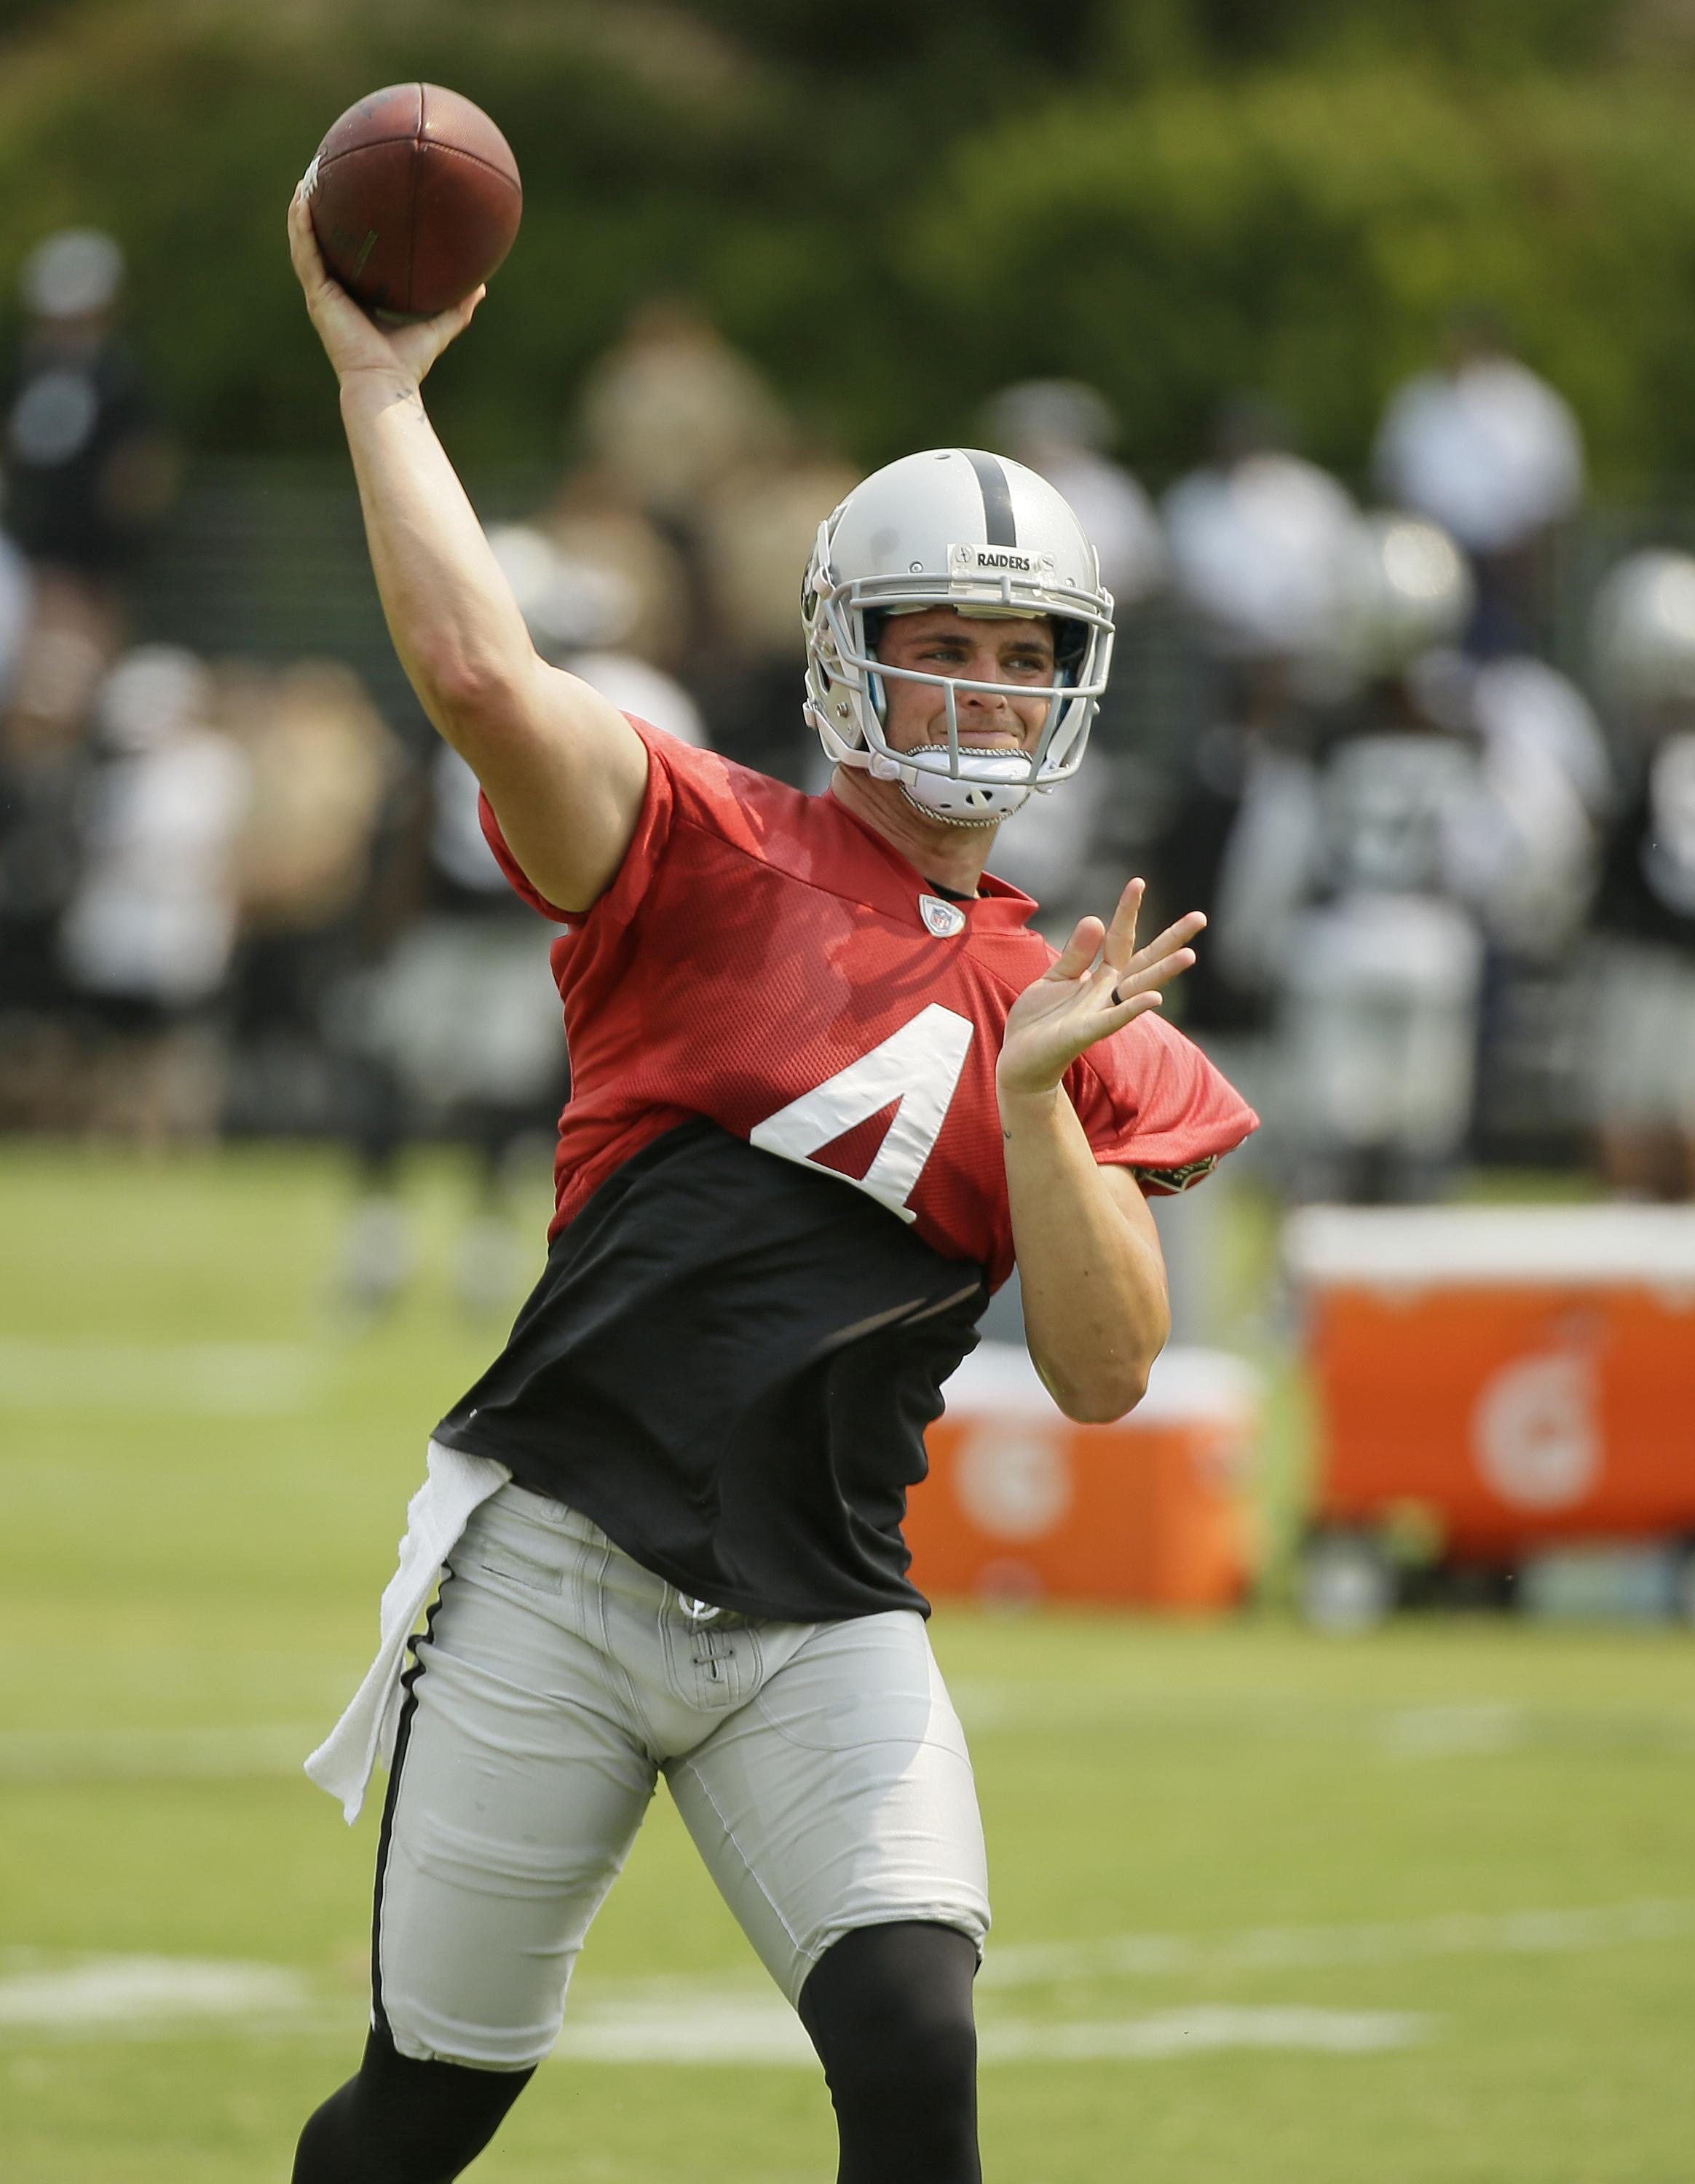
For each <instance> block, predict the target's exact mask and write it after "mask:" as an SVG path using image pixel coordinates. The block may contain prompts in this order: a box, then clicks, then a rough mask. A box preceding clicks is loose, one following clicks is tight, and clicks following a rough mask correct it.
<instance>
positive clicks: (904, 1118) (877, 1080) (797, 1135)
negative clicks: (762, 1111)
mask: <svg viewBox="0 0 1695 2184" xmlns="http://www.w3.org/2000/svg"><path fill="white" fill-rule="evenodd" d="M971 1039H972V1026H971V1022H970V1019H969V1018H968V1017H962V1016H956V1014H955V1013H954V1011H952V1010H951V1009H945V1008H943V1007H941V1006H940V1005H939V1003H937V1002H934V1001H932V1002H931V1004H930V1005H929V1006H928V1008H925V1009H921V1010H920V1011H918V1013H917V1016H915V1017H913V1019H912V1022H911V1023H908V1024H902V1026H901V1027H900V1030H899V1031H897V1032H895V1033H894V1034H892V1035H891V1036H890V1037H889V1038H888V1039H884V1042H883V1044H882V1045H881V1046H874V1047H873V1048H872V1050H871V1051H870V1053H869V1054H862V1055H861V1056H860V1058H859V1060H858V1061H852V1062H850V1063H849V1064H848V1066H847V1067H846V1068H845V1069H843V1070H839V1071H838V1072H837V1073H836V1075H835V1076H834V1077H830V1078H826V1079H825V1080H824V1082H823V1083H822V1084H820V1085H819V1086H817V1089H815V1090H813V1091H811V1092H803V1093H802V1094H801V1095H800V1098H799V1099H798V1100H790V1101H789V1105H788V1106H786V1107H779V1108H778V1111H777V1112H776V1113H775V1114H774V1115H772V1116H768V1117H767V1119H766V1120H765V1121H764V1122H762V1123H760V1124H759V1125H758V1127H757V1128H755V1129H753V1130H751V1131H750V1133H749V1139H748V1141H749V1143H750V1144H751V1145H757V1146H759V1147H760V1149H761V1151H764V1152H768V1153H781V1154H782V1156H783V1158H784V1159H785V1160H792V1161H804V1162H807V1163H809V1164H813V1165H817V1166H819V1167H822V1162H817V1163H813V1162H812V1156H813V1154H814V1153H816V1152H819V1151H822V1148H823V1147H824V1146H826V1145H833V1144H834V1142H835V1140H836V1139H838V1138H839V1137H840V1136H842V1135H843V1134H844V1133H845V1132H846V1131H848V1130H851V1129H852V1128H855V1127H856V1125H857V1124H858V1123H863V1122H866V1121H868V1120H869V1118H870V1117H872V1116H873V1115H875V1114H877V1113H878V1112H879V1111H880V1110H881V1109H883V1108H884V1107H886V1106H889V1102H890V1101H891V1100H899V1101H900V1106H899V1107H898V1108H897V1109H896V1110H895V1119H894V1120H893V1122H891V1123H889V1134H888V1135H887V1136H886V1137H885V1138H884V1140H883V1143H882V1145H880V1146H879V1147H878V1153H877V1157H876V1159H875V1160H874V1161H873V1162H872V1163H871V1166H870V1167H868V1168H867V1170H866V1172H865V1173H864V1175H863V1176H862V1177H860V1178H855V1177H853V1176H843V1177H841V1178H840V1179H841V1180H842V1181H843V1182H844V1183H853V1182H855V1181H856V1180H857V1182H858V1185H859V1188H860V1189H861V1190H867V1191H869V1192H870V1194H871V1195H872V1196H873V1198H874V1199H876V1200H878V1202H879V1203H880V1204H882V1205H884V1206H888V1207H889V1210H890V1212H895V1213H898V1214H899V1215H900V1218H901V1219H902V1220H903V1221H911V1220H912V1219H914V1218H915V1216H914V1214H913V1212H912V1208H911V1207H910V1206H908V1205H907V1203H906V1201H907V1200H908V1199H909V1198H910V1197H911V1196H912V1193H913V1192H914V1191H915V1190H917V1187H918V1178H919V1177H920V1176H921V1175H922V1174H923V1172H924V1162H926V1161H927V1160H928V1158H929V1156H930V1151H931V1148H932V1147H933V1146H934V1144H935V1142H936V1139H937V1138H938V1137H939V1135H940V1134H941V1127H942V1124H943V1123H945V1121H946V1119H947V1111H948V1108H949V1106H951V1103H952V1100H953V1095H954V1089H955V1088H956V1085H957V1084H958V1083H959V1074H960V1072H961V1070H962V1069H963V1068H964V1067H965V1057H966V1056H967V1053H969V1051H970V1050H971ZM823 1172H824V1173H826V1174H828V1175H835V1174H836V1173H838V1171H837V1170H836V1169H834V1168H825V1169H824V1170H823Z"/></svg>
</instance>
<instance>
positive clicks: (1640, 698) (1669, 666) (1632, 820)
mask: <svg viewBox="0 0 1695 2184" xmlns="http://www.w3.org/2000/svg"><path fill="white" fill-rule="evenodd" d="M1593 649H1594V655H1595V660H1596V665H1597V673H1598V675H1599V677H1600V679H1601V682H1602V686H1603V690H1604V692H1605V694H1606V697H1607V699H1608V701H1609V709H1610V710H1611V712H1612V715H1613V718H1614V724H1615V726H1616V728H1617V731H1618V734H1619V744H1620V771H1621V775H1622V779H1621V783H1620V795H1619V798H1618V801H1617V806H1616V810H1615V813H1614V818H1613V822H1612V825H1611V827H1610V830H1609V835H1608V839H1607V845H1606V851H1605V856H1604V861H1603V870H1602V875H1601V883H1600V887H1599V889H1598V891H1597V898H1596V905H1595V927H1596V940H1597V944H1596V950H1595V954H1596V963H1595V974H1596V975H1595V979H1594V988H1593V992H1594V1009H1595V1038H1594V1041H1593V1056H1594V1067H1593V1072H1592V1095H1593V1100H1594V1106H1593V1115H1594V1122H1595V1126H1596V1131H1597V1137H1598V1139H1599V1141H1600V1145H1601V1151H1602V1157H1603V1166H1604V1168H1605V1172H1606V1174H1607V1178H1608V1179H1609V1182H1610V1183H1612V1184H1613V1185H1614V1187H1615V1188H1616V1189H1618V1190H1625V1191H1629V1192H1632V1193H1636V1194H1641V1195H1648V1196H1652V1197H1656V1198H1671V1199H1687V1198H1690V1197H1695V557H1692V556H1691V555H1689V554H1680V553H1667V552H1649V553H1641V554H1632V555H1631V556H1630V558H1629V559H1628V560H1625V561H1622V562H1620V565H1618V566H1617V567H1616V568H1615V569H1614V570H1613V571H1612V572H1611V574H1610V575H1609V577H1607V579H1606V581H1605V582H1604V583H1603V585H1602V587H1601V589H1600V591H1599V593H1598V594H1597V599H1596V602H1595V608H1594V621H1593Z"/></svg>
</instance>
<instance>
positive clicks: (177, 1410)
mask: <svg viewBox="0 0 1695 2184" xmlns="http://www.w3.org/2000/svg"><path fill="white" fill-rule="evenodd" d="M329 1362H330V1353H328V1352H327V1351H324V1350H321V1349H315V1348H313V1347H311V1346H309V1345H307V1344H305V1343H298V1342H192V1343H186V1342H81V1341H74V1340H68V1341H52V1340H46V1339H42V1340H36V1341H29V1340H20V1339H17V1338H11V1339H8V1340H0V1413H5V1412H25V1413H29V1412H34V1413H40V1412H54V1411H59V1412H64V1411H70V1412H88V1411H94V1412H114V1411H121V1412H128V1413H131V1414H132V1415H133V1414H134V1413H136V1412H146V1413H150V1414H152V1415H154V1416H157V1415H159V1414H164V1415H182V1414H186V1415H189V1416H194V1417H201V1418H275V1417H283V1416H287V1415H289V1414H291V1413H293V1412H297V1411H304V1410H308V1409H309V1408H310V1407H311V1406H312V1405H313V1404H314V1403H315V1401H317V1400H318V1398H319V1397H320V1396H321V1394H322V1392H323V1389H324V1386H325V1385H326V1379H327V1377H328V1369H329Z"/></svg>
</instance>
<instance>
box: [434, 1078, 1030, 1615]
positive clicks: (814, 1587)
mask: <svg viewBox="0 0 1695 2184" xmlns="http://www.w3.org/2000/svg"><path fill="white" fill-rule="evenodd" d="M987 1300H988V1289H987V1284H986V1283H985V1281H984V1276H983V1272H982V1269H981V1268H979V1267H978V1266H976V1265H975V1264H973V1263H972V1262H966V1261H961V1260H956V1259H945V1258H944V1257H943V1256H941V1254H940V1253H939V1252H938V1251H933V1250H932V1249H931V1248H930V1246H929V1245H928V1244H926V1243H924V1242H923V1240H922V1239H921V1238H920V1237H919V1236H918V1235H917V1233H916V1231H915V1230H914V1229H912V1228H910V1227H909V1226H907V1225H906V1223H903V1222H902V1221H900V1219H899V1218H898V1217H896V1216H895V1214H893V1213H891V1212H889V1211H888V1209H887V1208H886V1207H884V1206H879V1205H878V1203H877V1201H875V1200H874V1199H873V1198H870V1197H868V1196H867V1195H866V1194H865V1193H863V1192H862V1191H860V1190H856V1189H855V1188H854V1187H853V1185H852V1184H849V1183H846V1182H843V1181H840V1180H839V1179H837V1178H834V1177H832V1176H830V1175H828V1174H827V1173H822V1171H819V1170H817V1169H813V1168H809V1167H803V1166H802V1165H800V1163H798V1162H792V1161H786V1160H783V1159H780V1158H778V1156H776V1155H775V1154H772V1153H767V1152H762V1151H758V1150H757V1149H756V1148H755V1147H754V1146H751V1145H748V1144H747V1143H746V1142H745V1140H744V1139H740V1138H738V1137H735V1136H733V1135H732V1134H730V1133H729V1132H728V1131H726V1130H722V1129H720V1128H718V1127H717V1125H716V1123H710V1122H707V1121H705V1119H704V1118H696V1119H695V1120H693V1121H691V1122H688V1123H683V1124H681V1125H679V1126H678V1127H677V1128H676V1129H673V1130H668V1131H667V1132H666V1134H664V1136H662V1137H661V1138H658V1139H655V1141H654V1142H653V1143H652V1144H651V1145H647V1146H645V1147H644V1148H643V1150H642V1151H640V1152H638V1153H637V1154H636V1155H635V1156H634V1157H633V1159H631V1160H629V1161H627V1162H625V1164H624V1166H623V1167H621V1168H619V1169H618V1170H617V1171H616V1173H615V1174H613V1175H612V1176H611V1177H610V1178H608V1179H607V1181H606V1182H605V1183H604V1184H601V1186H600V1188H599V1190H597V1191H596V1192H595V1193H594V1196H593V1197H592V1198H591V1199H590V1200H589V1201H588V1204H587V1205H586V1206H584V1207H583V1210H582V1212H580V1213H579V1214H577V1217H576V1218H575V1219H574V1220H573V1221H572V1223H570V1225H569V1226H568V1227H567V1228H566V1229H563V1230H561V1232H560V1234H559V1236H558V1237H557V1238H556V1239H555V1242H554V1245H553V1248H552V1250H551V1251H549V1255H548V1262H547V1266H546V1268H545V1270H544V1273H543V1274H542V1278H541V1279H540V1281H539V1282H538V1284H537V1285H536V1288H535V1290H534V1291H533V1293H532V1295H531V1296H530V1298H529V1301H527V1303H526V1305H525V1306H524V1307H523V1309H522V1311H521V1312H520V1313H519V1315H518V1318H517V1320H516V1323H515V1325H514V1327H513V1329H512V1333H511V1335H510V1338H509V1340H508V1341H507V1344H506V1347H505V1351H503V1352H502V1353H501V1355H500V1356H499V1357H498V1358H497V1359H496V1360H495V1362H493V1365H491V1366H490V1367H489V1368H488V1371H487V1372H486V1373H484V1374H483V1376H482V1379H480V1380H479V1381H478V1382H477V1385H476V1386H475V1387H473V1388H471V1390H469V1391H468V1392H467V1393H466V1396H464V1398H463V1399H462V1400H461V1401H460V1402H458V1403H456V1404H455V1405H454V1407H453V1409H452V1410H451V1411H449V1413H448V1415H447V1417H446V1418H443V1421H442V1423H441V1424H440V1425H439V1426H438V1427H437V1429H436V1437H437V1439H438V1440H443V1441H445V1442H447V1443H448V1444H449V1446H452V1447H454V1448H460V1449H465V1450H467V1451H470V1452H471V1453H473V1454H476V1455H479V1456H489V1457H495V1458H496V1459H497V1460H498V1461H499V1462H500V1463H505V1464H506V1465H507V1466H509V1467H510V1470H511V1472H512V1474H513V1476H514V1477H515V1478H516V1479H517V1481H518V1483H519V1484H520V1485H523V1486H527V1487H530V1488H532V1489H533V1490H535V1491H537V1492H538V1493H542V1494H546V1495H549V1496H552V1497H553V1498H554V1499H555V1500H557V1501H561V1502H568V1503H569V1504H570V1505H571V1506H572V1507H574V1508H577V1509H579V1510H581V1511H582V1512H583V1514H584V1515H585V1516H587V1517H588V1518H592V1519H593V1521H594V1523H595V1524H599V1526H600V1527H601V1529H602V1530H604V1531H605V1532H606V1533H608V1534H609V1535H611V1538H612V1539H613V1540H615V1541H616V1542H617V1544H618V1545H619V1546H621V1547H622V1548H623V1549H624V1551H625V1552H626V1553H627V1554H629V1555H631V1556H633V1557H634V1559H635V1560H636V1561H637V1562H638V1563H641V1564H643V1566H644V1568H648V1569H650V1570H652V1571H654V1572H655V1574H657V1575H659V1576H661V1577H662V1578H664V1579H666V1580H668V1582H670V1583H671V1584H672V1585H676V1586H677V1588H678V1590H679V1591H683V1592H686V1593H689V1594H690V1595H692V1596H696V1597H698V1598H700V1599H705V1600H708V1601H711V1602H714V1603H715V1604H716V1605H717V1606H718V1607H727V1608H734V1609H738V1610H739V1611H740V1612H742V1613H744V1614H750V1615H760V1616H771V1617H773V1618H777V1619H781V1620H784V1621H790V1622H824V1621H830V1620H834V1619H841V1618H845V1617H848V1616H856V1615H870V1614H875V1613H879V1612H880V1611H882V1610H884V1609H885V1608H890V1607H906V1608H917V1609H919V1610H921V1611H923V1610H925V1607H926V1603H925V1602H924V1600H923V1596H922V1595H921V1594H920V1593H919V1592H918V1591H917V1589H916V1588H915V1587H914V1586H913V1585H912V1584H910V1583H909V1581H908V1580H907V1577H906V1566H907V1562H908V1559H909V1557H908V1556H907V1553H906V1546H905V1543H904V1541H902V1539H901V1536H900V1524H901V1519H902V1518H903V1517H904V1515H905V1513H906V1491H907V1489H908V1488H909V1487H910V1486H912V1485H915V1484H916V1483H917V1481H918V1480H919V1479H922V1478H923V1475H924V1471H925V1456H924V1440H923V1436H924V1429H925V1427H926V1426H928V1424H930V1422H931V1421H932V1419H934V1418H937V1417H938V1416H939V1414H940V1412H941V1408H942V1399H941V1392H940V1391H941V1385H942V1382H943V1381H944V1380H945V1379H946V1378H947V1376H948V1374H949V1373H951V1372H952V1370H953V1369H954V1368H955V1366H956V1365H957V1364H958V1362H959V1361H960V1359H961V1358H962V1357H964V1356H965V1355H966V1353H967V1351H969V1350H971V1349H972V1348H973V1347H974V1346H975V1344H976V1340H977V1335H976V1321H977V1318H978V1316H979V1313H980V1312H982V1310H983V1307H984V1304H985V1303H986V1302H987Z"/></svg>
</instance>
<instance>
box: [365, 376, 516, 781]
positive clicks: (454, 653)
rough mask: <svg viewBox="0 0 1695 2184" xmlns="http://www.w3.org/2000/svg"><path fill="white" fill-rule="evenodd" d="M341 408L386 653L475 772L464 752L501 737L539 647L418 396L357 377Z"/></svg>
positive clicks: (396, 382) (472, 755) (388, 382)
mask: <svg viewBox="0 0 1695 2184" xmlns="http://www.w3.org/2000/svg"><path fill="white" fill-rule="evenodd" d="M341 402H342V420H343V424H344V425H345V426H346V428H347V436H348V447H349V448H350V449H351V451H352V454H353V464H354V476H356V477H357V479H358V481H359V493H360V505H361V507H362V508H363V510H364V513H365V537H366V538H367V540H368V542H369V543H370V548H371V567H372V569H373V570H374V571H375V572H376V588H377V591H378V593H379V594H380V595H381V598H382V610H383V613H384V615H385V616H387V617H388V629H389V634H390V635H391V636H392V637H393V640H394V649H395V651H396V652H397V653H398V654H399V658H400V664H401V666H403V667H404V669H405V671H406V673H407V676H408V677H409V678H410V681H411V683H412V687H413V688H414V689H415V691H416V692H417V694H418V697H419V699H420V701H421V704H422V705H423V707H424V710H426V711H427V713H428V714H429V716H430V718H431V720H432V721H433V722H434V723H435V725H436V727H438V729H439V730H440V731H441V733H443V735H444V736H446V737H447V738H448V740H449V742H451V743H453V744H455V745H456V746H457V747H459V748H460V749H462V750H463V751H464V752H465V755H466V757H467V758H468V759H469V760H471V763H472V765H473V766H475V765H476V764H477V751H476V750H475V749H474V748H468V747H467V746H474V745H475V744H477V741H478V739H479V738H480V737H481V736H483V735H487V734H488V733H493V732H498V729H499V722H500V719H501V717H502V715H503V713H505V712H508V711H510V710H512V709H513V707H514V704H515V700H516V698H517V696H518V694H521V692H522V690H523V688H524V687H525V686H526V684H527V683H528V682H530V680H531V679H532V676H533V674H534V672H535V671H536V668H537V666H538V662H537V660H536V654H535V648H534V646H533V645H532V643H531V642H530V636H529V632H528V631H527V629H526V628H525V627H524V621H523V617H522V616H521V614H520V613H519V611H518V606H517V602H516V600H515V599H513V597H512V593H511V588H510V586H509V585H508V583H507V582H506V580H505V577H504V576H503V575H502V573H501V571H500V566H499V563H498V562H497V561H496V560H495V559H494V555H493V552H492V550H491V549H490V547H489V544H488V540H487V538H485V537H484V536H483V533H482V525H481V524H480V523H479V522H478V521H477V515H476V511H475V510H473V509H472V507H471V503H470V501H469V499H467V498H466V492H465V488H464V487H463V486H462V485H461V484H460V482H459V478H458V476H457V474H456V473H455V471H454V467H453V465H452V464H451V463H450V462H449V460H448V458H447V454H446V451H445V450H444V449H443V446H442V444H441V442H440V441H439V440H438V438H437V437H436V434H435V430H434V427H433V426H432V425H431V423H430V421H429V418H428V416H427V415H426V414H425V410H424V404H423V399H422V397H421V394H420V393H418V391H417V389H416V388H415V387H408V386H407V385H406V383H405V382H404V380H401V379H399V378H395V379H388V378H386V377H382V376H378V375H375V374H371V373H360V374H358V375H355V376H352V377H350V378H349V379H348V380H347V381H346V382H344V383H343V387H342V397H341Z"/></svg>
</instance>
